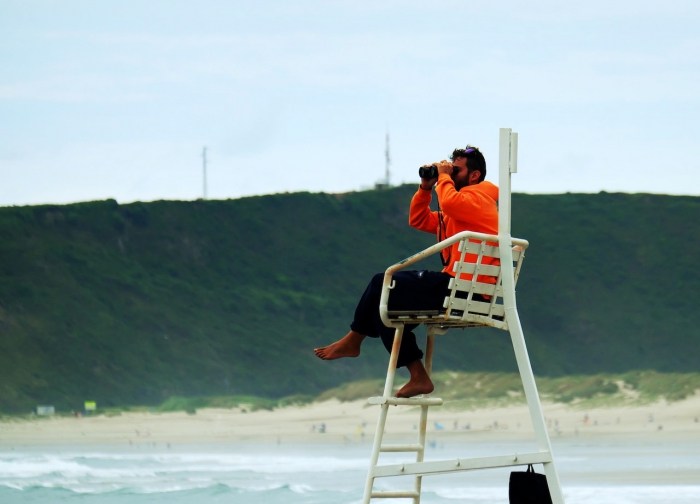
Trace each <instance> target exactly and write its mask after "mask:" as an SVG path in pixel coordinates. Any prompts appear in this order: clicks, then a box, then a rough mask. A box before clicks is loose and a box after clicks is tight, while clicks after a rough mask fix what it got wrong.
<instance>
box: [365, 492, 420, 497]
mask: <svg viewBox="0 0 700 504" xmlns="http://www.w3.org/2000/svg"><path fill="white" fill-rule="evenodd" d="M418 497H420V493H418V492H416V491H415V490H375V491H373V492H372V498H373V499H403V498H409V499H417V498H418Z"/></svg>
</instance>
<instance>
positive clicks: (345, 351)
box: [314, 331, 365, 360]
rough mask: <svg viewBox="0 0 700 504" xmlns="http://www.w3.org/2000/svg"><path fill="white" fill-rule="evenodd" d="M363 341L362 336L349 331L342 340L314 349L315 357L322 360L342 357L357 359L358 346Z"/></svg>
mask: <svg viewBox="0 0 700 504" xmlns="http://www.w3.org/2000/svg"><path fill="white" fill-rule="evenodd" d="M364 339H365V335H364V334H360V333H358V332H355V331H350V332H349V333H347V334H346V335H345V336H343V338H342V339H339V340H338V341H336V342H335V343H331V344H330V345H328V346H324V347H321V348H314V353H315V354H316V357H318V358H319V359H323V360H335V359H341V358H343V357H357V356H358V355H360V345H362V340H364Z"/></svg>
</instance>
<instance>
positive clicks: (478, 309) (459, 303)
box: [452, 298, 505, 317]
mask: <svg viewBox="0 0 700 504" xmlns="http://www.w3.org/2000/svg"><path fill="white" fill-rule="evenodd" d="M490 308H491V303H483V302H481V301H473V300H472V301H470V302H469V313H480V314H482V315H486V314H488V312H489V309H490ZM452 309H453V310H462V311H467V300H466V299H460V298H455V299H453V300H452ZM504 314H505V308H504V307H503V305H494V307H493V311H492V312H491V315H496V316H497V317H502V316H503V315H504Z"/></svg>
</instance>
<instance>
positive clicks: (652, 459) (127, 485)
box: [0, 441, 700, 504]
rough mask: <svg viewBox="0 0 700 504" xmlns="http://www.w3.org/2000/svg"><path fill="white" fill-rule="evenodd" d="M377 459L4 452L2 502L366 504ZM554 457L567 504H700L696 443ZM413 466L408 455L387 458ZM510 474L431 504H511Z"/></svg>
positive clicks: (447, 453) (613, 447)
mask: <svg viewBox="0 0 700 504" xmlns="http://www.w3.org/2000/svg"><path fill="white" fill-rule="evenodd" d="M370 450H371V445H370V444H369V442H365V443H358V444H320V443H319V444H292V443H290V444H284V443H282V444H280V445H255V444H236V445H220V446H205V445H200V446H179V447H178V446H173V447H172V448H170V449H168V448H167V447H165V446H152V445H134V446H129V447H119V448H117V447H95V446H90V447H78V446H76V447H44V448H39V447H32V448H19V447H16V448H14V449H10V448H2V449H0V503H2V504H5V503H8V504H10V503H37V504H49V503H60V502H79V503H84V504H112V503H114V504H126V503H129V504H131V503H133V504H142V503H155V502H159V503H160V502H168V503H173V504H180V503H182V504H184V503H187V504H192V503H194V504H207V503H263V504H312V503H313V504H354V503H358V502H360V501H361V498H362V491H363V486H364V479H365V475H366V471H367V465H368V460H369V454H370ZM531 450H533V446H532V445H530V444H525V443H516V444H514V443H493V442H473V443H460V444H455V445H448V446H446V445H443V444H437V445H435V446H434V447H433V448H431V449H429V450H428V451H427V452H426V459H435V460H437V459H443V458H448V459H449V458H457V457H461V458H466V457H469V456H488V455H502V454H507V453H514V452H520V453H523V452H526V451H531ZM554 450H555V456H556V460H557V467H558V469H559V473H560V478H561V481H562V486H563V489H564V495H565V498H566V502H567V503H568V504H608V503H610V504H613V503H614V504H642V503H644V504H662V503H664V504H665V503H674V504H685V503H688V504H690V503H697V502H700V443H699V442H690V443H689V442H668V443H663V442H647V443H633V442H627V443H620V442H618V443H606V442H601V441H597V442H585V441H557V442H555V445H554ZM407 460H410V455H409V456H407V455H406V454H386V455H383V456H382V459H381V461H382V462H386V463H392V462H399V461H407ZM511 470H523V469H522V468H520V469H518V468H515V469H497V470H484V471H473V472H469V473H458V474H453V475H441V476H429V477H426V478H424V479H423V499H422V502H424V503H426V504H433V503H469V504H507V502H508V477H509V473H510V471H511ZM540 470H541V466H540ZM376 486H377V487H379V488H382V489H400V488H410V487H411V486H412V481H411V480H409V479H407V478H401V479H395V478H385V479H378V480H377V483H376ZM391 501H392V502H397V503H401V502H410V501H408V500H403V499H391ZM373 502H379V500H376V501H373Z"/></svg>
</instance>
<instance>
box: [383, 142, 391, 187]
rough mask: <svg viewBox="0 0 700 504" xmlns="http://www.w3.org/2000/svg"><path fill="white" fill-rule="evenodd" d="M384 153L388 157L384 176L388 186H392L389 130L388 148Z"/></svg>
mask: <svg viewBox="0 0 700 504" xmlns="http://www.w3.org/2000/svg"><path fill="white" fill-rule="evenodd" d="M384 155H385V157H386V165H385V173H384V178H385V180H386V186H387V187H391V172H390V171H389V165H390V164H391V156H390V155H389V130H387V132H386V150H385V151H384Z"/></svg>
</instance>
